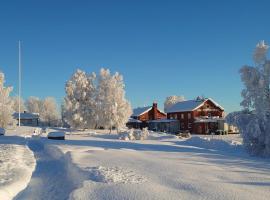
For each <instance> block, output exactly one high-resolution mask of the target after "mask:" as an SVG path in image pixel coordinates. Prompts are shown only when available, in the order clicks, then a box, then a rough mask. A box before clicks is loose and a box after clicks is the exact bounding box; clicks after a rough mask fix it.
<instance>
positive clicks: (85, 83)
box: [63, 70, 96, 128]
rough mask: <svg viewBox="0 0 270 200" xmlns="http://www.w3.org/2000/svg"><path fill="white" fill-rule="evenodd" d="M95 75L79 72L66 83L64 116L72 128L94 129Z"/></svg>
mask: <svg viewBox="0 0 270 200" xmlns="http://www.w3.org/2000/svg"><path fill="white" fill-rule="evenodd" d="M95 77H96V76H95V74H94V73H93V74H90V75H88V74H86V73H85V72H84V71H82V70H77V71H76V72H75V73H74V74H73V75H72V77H71V78H70V80H69V81H68V82H67V83H66V87H65V90H66V97H65V100H64V108H63V115H64V119H65V121H66V122H67V123H68V124H69V125H70V126H71V127H72V128H94V127H95V126H96V117H95V105H96V102H95V92H96V88H95V84H94V81H95Z"/></svg>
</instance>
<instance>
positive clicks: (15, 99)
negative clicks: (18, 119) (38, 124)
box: [12, 96, 25, 113]
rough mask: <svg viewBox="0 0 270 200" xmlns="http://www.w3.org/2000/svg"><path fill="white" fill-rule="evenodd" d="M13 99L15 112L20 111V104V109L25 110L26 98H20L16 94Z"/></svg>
mask: <svg viewBox="0 0 270 200" xmlns="http://www.w3.org/2000/svg"><path fill="white" fill-rule="evenodd" d="M12 100H13V110H14V112H17V113H18V112H19V104H20V107H21V108H20V111H21V112H24V111H25V105H24V100H23V99H22V98H21V100H19V96H15V97H13V98H12Z"/></svg>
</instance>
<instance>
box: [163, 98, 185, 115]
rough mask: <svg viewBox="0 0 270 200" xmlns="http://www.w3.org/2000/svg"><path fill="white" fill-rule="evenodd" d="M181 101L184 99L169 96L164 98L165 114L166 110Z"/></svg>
mask: <svg viewBox="0 0 270 200" xmlns="http://www.w3.org/2000/svg"><path fill="white" fill-rule="evenodd" d="M181 101H185V97H184V96H176V95H173V96H169V97H167V98H166V100H165V102H164V111H165V112H167V110H168V109H169V108H170V107H171V106H173V105H174V104H176V103H178V102H181Z"/></svg>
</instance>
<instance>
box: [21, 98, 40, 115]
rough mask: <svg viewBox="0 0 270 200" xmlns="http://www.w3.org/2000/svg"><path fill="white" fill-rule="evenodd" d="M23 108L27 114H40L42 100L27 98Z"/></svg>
mask: <svg viewBox="0 0 270 200" xmlns="http://www.w3.org/2000/svg"><path fill="white" fill-rule="evenodd" d="M25 106H26V109H27V111H28V112H30V113H39V114H40V113H41V110H42V100H40V99H39V98H38V97H29V98H28V99H27V100H26V102H25Z"/></svg>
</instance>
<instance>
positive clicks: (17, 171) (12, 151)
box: [0, 138, 36, 200]
mask: <svg viewBox="0 0 270 200" xmlns="http://www.w3.org/2000/svg"><path fill="white" fill-rule="evenodd" d="M1 139H2V138H0V199H1V200H8V199H12V198H13V197H15V196H16V194H17V193H18V192H20V191H21V190H23V189H24V188H25V187H26V186H27V184H28V182H29V181H30V178H31V175H32V172H33V171H34V169H35V165H36V162H35V159H34V155H33V152H32V151H30V150H29V148H28V147H27V146H25V145H22V144H8V143H9V142H8V141H5V142H7V144H4V143H2V142H3V141H2V140H1Z"/></svg>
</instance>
